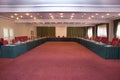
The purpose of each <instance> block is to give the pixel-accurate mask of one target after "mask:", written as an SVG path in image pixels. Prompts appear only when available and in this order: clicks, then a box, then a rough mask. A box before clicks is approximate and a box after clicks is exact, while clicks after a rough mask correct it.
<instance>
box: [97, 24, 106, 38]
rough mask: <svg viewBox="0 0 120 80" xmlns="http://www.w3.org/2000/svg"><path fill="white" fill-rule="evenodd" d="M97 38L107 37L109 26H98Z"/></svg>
mask: <svg viewBox="0 0 120 80" xmlns="http://www.w3.org/2000/svg"><path fill="white" fill-rule="evenodd" d="M97 36H99V37H107V25H106V24H101V25H98V26H97Z"/></svg>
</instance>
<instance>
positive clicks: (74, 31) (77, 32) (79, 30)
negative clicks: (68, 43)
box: [67, 27, 86, 37]
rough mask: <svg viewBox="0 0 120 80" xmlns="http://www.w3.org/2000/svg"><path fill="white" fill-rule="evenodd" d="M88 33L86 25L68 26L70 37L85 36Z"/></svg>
mask: <svg viewBox="0 0 120 80" xmlns="http://www.w3.org/2000/svg"><path fill="white" fill-rule="evenodd" d="M85 35H86V28H85V27H67V36H68V37H83V36H85Z"/></svg>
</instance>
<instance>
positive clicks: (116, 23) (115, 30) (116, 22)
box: [113, 19, 120, 38]
mask: <svg viewBox="0 0 120 80" xmlns="http://www.w3.org/2000/svg"><path fill="white" fill-rule="evenodd" d="M118 22H120V19H118V20H114V21H113V24H114V28H113V32H114V38H116V32H117V26H118Z"/></svg>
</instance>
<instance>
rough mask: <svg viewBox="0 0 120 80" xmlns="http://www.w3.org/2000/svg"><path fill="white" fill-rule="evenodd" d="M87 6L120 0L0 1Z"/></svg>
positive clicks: (4, 0) (6, 1)
mask: <svg viewBox="0 0 120 80" xmlns="http://www.w3.org/2000/svg"><path fill="white" fill-rule="evenodd" d="M36 4H37V5H40V4H88V5H119V4H120V0H29V1H28V0H0V5H36Z"/></svg>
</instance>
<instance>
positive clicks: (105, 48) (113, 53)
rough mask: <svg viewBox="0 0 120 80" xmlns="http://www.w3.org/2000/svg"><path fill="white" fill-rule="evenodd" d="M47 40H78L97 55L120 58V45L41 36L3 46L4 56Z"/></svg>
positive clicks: (21, 51) (12, 54)
mask: <svg viewBox="0 0 120 80" xmlns="http://www.w3.org/2000/svg"><path fill="white" fill-rule="evenodd" d="M47 41H67V42H68V41H74V42H77V43H79V44H81V45H83V46H85V47H87V48H88V49H90V50H91V51H93V52H95V53H96V54H97V55H99V56H101V57H102V58H105V59H120V46H112V45H106V44H104V43H101V42H95V41H92V40H88V39H83V38H55V37H51V38H46V37H44V38H40V39H36V40H31V41H26V42H24V43H20V44H15V45H4V46H2V47H1V49H2V55H1V57H3V58H15V57H17V56H19V55H21V54H24V53H25V52H27V51H29V50H31V49H33V48H35V47H37V46H39V45H41V44H43V43H45V42H47Z"/></svg>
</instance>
